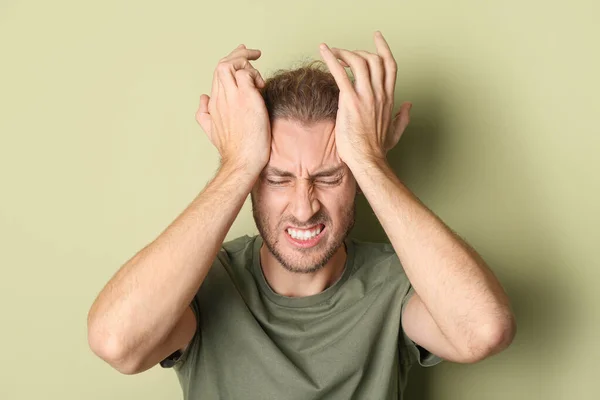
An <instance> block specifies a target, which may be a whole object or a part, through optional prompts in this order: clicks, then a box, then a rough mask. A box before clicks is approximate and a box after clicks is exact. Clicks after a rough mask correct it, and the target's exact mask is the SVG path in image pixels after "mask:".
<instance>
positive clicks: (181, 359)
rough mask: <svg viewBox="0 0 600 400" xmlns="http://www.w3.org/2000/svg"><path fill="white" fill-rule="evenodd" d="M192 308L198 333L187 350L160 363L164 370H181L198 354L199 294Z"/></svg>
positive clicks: (175, 353)
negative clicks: (187, 361)
mask: <svg viewBox="0 0 600 400" xmlns="http://www.w3.org/2000/svg"><path fill="white" fill-rule="evenodd" d="M190 308H191V309H192V311H193V312H194V316H195V317H196V332H195V333H194V336H193V337H192V339H191V340H190V343H189V344H188V346H187V347H186V348H185V350H183V351H181V350H177V351H176V352H174V353H173V354H171V355H170V356H168V357H167V358H165V359H164V360H162V361H161V362H160V366H161V367H163V368H173V369H175V370H179V369H181V368H182V367H183V365H184V364H185V363H186V360H187V359H188V358H193V357H194V355H195V354H197V352H198V346H200V336H201V334H200V306H199V304H198V294H196V295H195V296H194V298H193V299H192V302H191V303H190Z"/></svg>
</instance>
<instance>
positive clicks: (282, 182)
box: [267, 179, 289, 185]
mask: <svg viewBox="0 0 600 400" xmlns="http://www.w3.org/2000/svg"><path fill="white" fill-rule="evenodd" d="M267 182H269V184H271V185H285V184H286V183H288V182H289V181H274V180H272V179H267Z"/></svg>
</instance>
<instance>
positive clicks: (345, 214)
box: [251, 119, 356, 273]
mask: <svg viewBox="0 0 600 400" xmlns="http://www.w3.org/2000/svg"><path fill="white" fill-rule="evenodd" d="M333 129H334V122H333V121H322V122H318V123H315V124H314V125H311V126H302V125H300V124H298V123H297V122H295V121H292V120H285V119H276V120H274V121H273V122H272V123H271V133H272V143H271V157H270V160H269V163H268V164H267V166H266V167H265V169H264V170H263V171H262V173H261V175H260V177H259V179H258V180H257V182H256V184H255V186H254V188H253V189H252V193H251V199H252V212H253V216H254V221H255V222H256V226H257V227H258V230H259V233H260V235H261V236H262V238H263V241H264V243H265V245H266V246H267V248H268V249H269V251H270V252H271V253H272V254H273V256H274V257H275V258H276V259H277V260H278V261H279V262H280V263H281V265H282V266H283V267H284V268H286V269H287V270H288V271H292V272H303V273H309V272H315V271H317V270H319V269H320V268H322V267H323V266H324V265H325V264H326V263H327V262H328V261H329V260H330V259H331V257H332V256H333V255H334V254H335V252H336V251H337V250H338V249H339V248H340V246H342V245H343V242H344V239H345V238H346V237H347V236H348V234H349V232H350V231H351V229H352V227H353V226H354V217H355V208H354V207H355V203H354V201H355V196H356V181H355V179H354V177H353V176H352V173H351V171H350V169H349V168H348V166H347V165H346V164H344V163H343V162H342V160H341V159H340V158H339V156H338V154H337V150H336V147H335V135H334V131H333Z"/></svg>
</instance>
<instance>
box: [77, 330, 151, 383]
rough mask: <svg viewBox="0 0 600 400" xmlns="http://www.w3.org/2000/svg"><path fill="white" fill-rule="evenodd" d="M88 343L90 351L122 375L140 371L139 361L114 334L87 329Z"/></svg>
mask: <svg viewBox="0 0 600 400" xmlns="http://www.w3.org/2000/svg"><path fill="white" fill-rule="evenodd" d="M88 345H89V347H90V349H91V350H92V352H93V353H94V354H95V355H96V356H98V357H99V358H101V359H102V360H104V361H105V362H106V363H108V364H109V365H110V366H111V367H113V368H114V369H116V370H117V371H119V372H120V373H122V374H124V375H134V374H137V373H139V372H141V369H140V363H139V362H137V361H136V359H135V358H134V357H131V355H130V354H131V353H130V352H128V351H126V350H125V346H123V344H122V343H121V341H119V340H117V338H116V336H115V335H103V334H101V333H100V332H99V331H98V330H97V329H96V330H92V329H88Z"/></svg>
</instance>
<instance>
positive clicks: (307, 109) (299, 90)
mask: <svg viewBox="0 0 600 400" xmlns="http://www.w3.org/2000/svg"><path fill="white" fill-rule="evenodd" d="M260 92H261V94H262V96H263V99H264V100H265V104H266V106H267V110H268V112H269V118H270V119H271V121H273V120H274V119H276V118H282V119H291V120H295V121H297V122H300V123H302V124H306V125H310V124H313V123H315V122H319V121H335V118H336V115H337V109H338V97H339V93H340V91H339V88H338V86H337V83H336V82H335V79H334V78H333V75H331V73H330V72H329V70H328V68H327V65H326V64H325V63H324V62H323V61H321V60H315V61H310V62H308V63H305V64H304V65H302V66H300V67H298V68H294V69H287V70H278V71H276V72H275V74H274V75H273V76H271V77H269V78H268V79H267V80H266V81H265V86H264V87H263V88H262V89H261V90H260Z"/></svg>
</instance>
